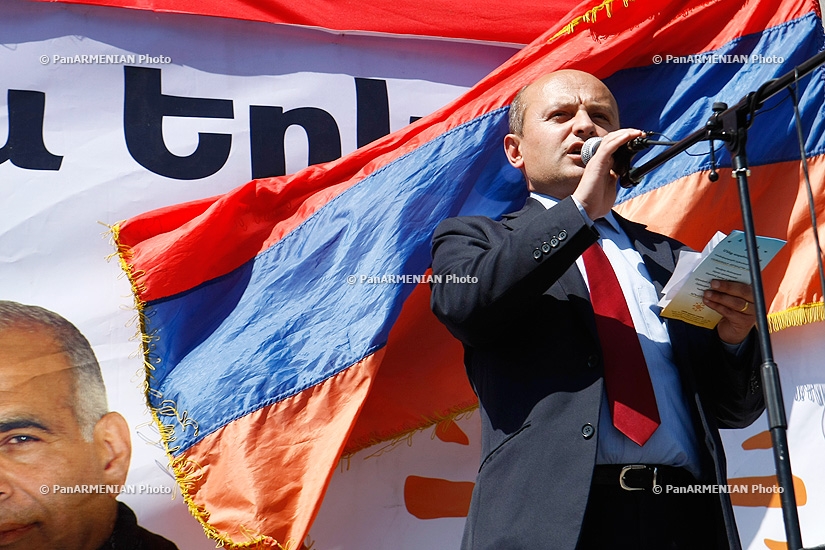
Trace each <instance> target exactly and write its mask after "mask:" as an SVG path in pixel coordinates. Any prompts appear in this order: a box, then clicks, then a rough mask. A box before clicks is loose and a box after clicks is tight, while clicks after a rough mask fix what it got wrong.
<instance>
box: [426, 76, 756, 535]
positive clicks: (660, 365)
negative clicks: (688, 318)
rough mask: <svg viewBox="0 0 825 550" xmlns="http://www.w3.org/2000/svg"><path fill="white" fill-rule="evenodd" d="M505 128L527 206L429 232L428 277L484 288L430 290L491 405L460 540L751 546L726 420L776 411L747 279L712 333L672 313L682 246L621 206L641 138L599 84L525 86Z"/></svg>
mask: <svg viewBox="0 0 825 550" xmlns="http://www.w3.org/2000/svg"><path fill="white" fill-rule="evenodd" d="M510 132H511V133H510V134H508V135H507V136H506V138H505V140H504V147H505V151H506V153H507V156H508V159H509V161H510V163H511V164H512V165H513V166H514V167H516V168H518V169H520V170H521V171H522V173H523V174H524V178H525V180H526V182H527V185H528V188H529V190H530V192H531V197H530V198H528V199H527V204H526V205H525V206H524V208H523V209H521V210H520V211H518V212H516V213H513V214H509V215H506V216H504V218H503V219H502V220H501V221H494V220H491V219H489V218H483V217H465V218H453V219H448V220H445V221H444V222H443V223H442V224H441V225H440V226H439V227H438V228H437V230H436V232H435V235H434V237H433V273H434V274H435V275H442V276H444V275H457V276H471V277H473V278H472V279H464V280H472V281H477V282H474V283H468V284H456V283H447V282H445V283H440V284H434V285H433V289H432V290H433V294H432V308H433V311H434V312H435V314H436V315H437V316H438V317H439V319H441V321H442V322H443V323H445V325H446V326H447V327H448V328H449V329H450V331H451V332H452V333H453V334H454V335H455V336H456V337H457V338H458V339H459V340H461V342H462V343H463V344H464V349H465V365H466V368H467V373H468V376H469V378H470V382H471V384H472V386H473V389H474V390H475V392H476V394H477V395H478V397H479V403H480V409H481V418H482V456H481V458H482V463H481V468H480V470H479V474H478V479H477V482H476V487H475V490H474V493H473V499H472V504H471V506H470V512H469V516H468V518H467V525H466V529H465V533H464V540H463V545H462V548H463V549H464V550H471V549H472V550H480V549H490V550H493V549H495V550H505V549H514V550H516V549H517V550H545V549H547V550H573V549H580V550H584V549H597V548H598V549H603V548H628V549H633V550H640V549H651V550H654V549H655V550H661V549H666V548H667V549H671V548H673V549H677V548H678V549H682V548H684V549H688V548H689V549H701V550H707V549H712V548H739V547H740V543H739V539H738V535H737V532H736V524H735V521H734V517H733V509H732V507H731V503H730V499H729V497H728V495H727V494H726V493H724V492H723V489H719V487H723V488H724V487H725V486H726V483H727V480H726V465H725V457H724V450H723V448H722V442H721V440H720V438H719V433H718V429H719V428H738V427H744V426H747V425H749V424H750V423H752V422H753V421H754V420H755V419H756V418H758V417H759V415H760V414H761V412H762V410H763V408H764V403H763V398H762V391H761V388H760V383H759V377H758V365H759V357H758V355H759V354H758V351H757V350H756V346H755V337H754V335H753V334H751V333H752V332H753V331H754V325H755V319H754V317H753V306H752V302H753V294H752V290H751V288H750V287H749V286H748V285H743V284H739V283H733V282H725V281H714V282H713V284H712V288H711V289H709V290H708V291H707V292H706V294H705V297H704V301H705V304H706V305H707V306H708V307H710V308H712V309H714V310H716V311H718V312H719V313H720V314H721V315H722V320H721V321H720V322H719V324H718V326H717V328H716V329H714V330H712V331H711V330H706V329H702V328H698V327H695V326H691V325H687V324H685V323H682V322H679V321H672V320H665V319H662V318H660V317H659V315H658V313H659V308H658V306H657V305H656V303H657V301H658V299H659V296H660V293H661V290H662V287H663V286H664V284H665V283H666V282H667V280H668V279H669V277H670V275H671V273H672V271H673V269H674V266H675V261H676V257H677V256H678V252H679V250H680V249H682V248H683V245H681V244H680V243H678V242H676V241H674V240H672V239H669V238H667V237H665V236H663V235H659V234H655V233H652V232H650V231H648V230H647V229H645V228H644V226H642V225H639V224H635V223H633V222H630V221H627V220H625V219H623V218H621V217H620V216H618V215H617V214H615V213H613V212H612V211H611V208H612V206H613V203H614V202H615V199H616V183H617V178H616V175H615V173H614V172H613V171H612V168H613V154H614V153H615V152H616V151H617V150H618V148H619V147H621V146H623V145H624V144H625V143H627V142H628V141H630V140H632V139H634V138H636V137H639V136H642V135H643V134H642V132H641V131H639V130H634V129H620V126H619V114H618V107H617V105H616V101H615V99H614V97H613V95H612V94H611V93H610V91H609V90H608V89H607V87H606V86H605V85H604V84H603V83H602V82H601V81H599V80H598V79H596V78H595V77H593V76H591V75H589V74H586V73H581V72H578V71H559V72H556V73H552V74H550V75H546V76H544V77H542V78H540V79H539V80H537V81H536V82H534V83H533V84H531V85H529V86H527V87H525V89H523V90H522V91H521V92H520V93H519V94H518V96H517V97H516V99H515V100H514V102H513V104H512V106H511V109H510ZM594 136H599V137H603V141H602V143H601V145H600V147H599V149H598V151H597V152H596V154H595V155H594V156H593V158H592V159H591V161H590V162H589V163H588V164H587V167H585V166H584V164H583V163H582V159H581V147H582V144H583V143H584V142H585V141H586V140H587V139H588V138H591V137H594ZM592 245H595V246H592ZM597 248H598V249H599V250H598V251H596V250H595V249H597ZM602 251H603V252H604V254H603V255H602V254H601V252H602ZM597 253H598V255H600V256H599V257H600V258H606V259H607V262H608V263H607V264H604V263H602V264H599V262H601V260H593V259H589V258H592V256H590V255H591V254H597ZM594 261H595V262H596V264H598V265H596V264H594V263H593V262H594ZM594 265H596V267H594ZM605 265H607V268H606V269H607V271H609V272H610V274H609V275H608V274H606V272H605V271H603V269H604V268H605V267H604V266H605ZM611 267H612V269H611ZM600 269H601V270H600ZM613 273H615V275H614V274H613ZM608 279H610V280H612V281H614V283H618V284H617V285H616V284H614V286H610V285H609V284H607V283H604V281H608ZM443 280H447V278H446V277H445V278H444V279H443ZM452 280H456V279H454V278H453V279H452ZM611 290H612V291H613V292H612V293H611V292H610V291H611ZM597 292H598V293H599V299H598V300H597V299H595V296H596V294H597ZM606 294H607V295H608V298H607V299H603V298H602V296H605V295H606ZM615 296H618V297H619V298H618V299H619V302H616V300H614V299H613V298H615ZM591 298H592V300H591ZM605 302H609V305H607V306H603V305H602V304H603V303H605ZM617 303H618V304H619V305H618V306H616V304H617ZM614 306H615V307H614ZM612 309H617V311H618V310H619V309H620V310H622V311H624V313H621V312H618V313H616V314H615V315H614V314H613V313H611V312H610V311H607V312H606V310H611V311H612ZM617 318H618V319H619V320H618V321H617V320H616V319H617ZM622 319H624V320H622ZM622 323H623V324H622ZM620 325H622V326H620ZM620 329H628V330H630V337H629V338H628V337H627V336H626V335H624V333H623V332H622V331H621V330H620ZM634 350H635V351H634ZM617 369H618V370H617ZM631 371H632V373H633V374H630V373H631ZM608 373H609V374H608ZM616 373H618V374H616ZM631 379H632V383H630V384H628V383H627V382H628V380H631ZM608 389H609V390H610V391H608ZM620 394H621V395H620ZM627 394H630V395H629V397H628V398H627V399H628V403H629V404H626V403H623V402H620V401H621V400H623V399H625V397H624V396H625V395H627ZM634 394H639V395H634ZM654 398H655V399H654ZM639 401H641V402H642V403H639ZM626 415H628V416H626ZM628 418H630V420H628ZM690 487H693V488H694V490H693V491H691V492H690V493H688V494H685V493H684V492H683V491H686V490H689V489H690ZM696 487H703V488H704V489H698V491H699V492H698V493H697V490H696ZM714 487H716V489H714ZM677 491H680V492H677ZM703 491H705V492H703Z"/></svg>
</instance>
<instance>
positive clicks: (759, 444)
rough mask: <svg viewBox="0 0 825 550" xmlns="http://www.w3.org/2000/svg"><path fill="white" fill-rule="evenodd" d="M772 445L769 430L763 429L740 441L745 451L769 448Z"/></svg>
mask: <svg viewBox="0 0 825 550" xmlns="http://www.w3.org/2000/svg"><path fill="white" fill-rule="evenodd" d="M772 446H773V442H772V441H771V432H769V431H768V430H765V431H764V432H759V433H758V434H756V435H754V436H752V437H749V438H747V439H746V440H745V441H743V442H742V448H743V449H744V450H746V451H755V450H756V449H770V448H771V447H772Z"/></svg>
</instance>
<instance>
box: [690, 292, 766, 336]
mask: <svg viewBox="0 0 825 550" xmlns="http://www.w3.org/2000/svg"><path fill="white" fill-rule="evenodd" d="M710 287H711V289H709V290H706V291H705V295H704V300H703V301H704V302H705V305H707V306H708V307H709V308H711V309H712V310H714V311H716V312H718V313H720V314H721V315H722V320H721V321H719V324H718V325H716V331H717V332H718V333H719V338H721V339H722V341H723V342H727V343H728V344H740V343H742V342H743V341H744V340H745V338H746V337H747V336H748V333H750V331H751V329H752V328H753V327H754V325H756V315H755V313H756V312H755V311H754V306H753V288H752V287H751V286H750V285H746V284H744V283H736V282H733V281H720V280H718V279H714V280H712V281H711V282H710Z"/></svg>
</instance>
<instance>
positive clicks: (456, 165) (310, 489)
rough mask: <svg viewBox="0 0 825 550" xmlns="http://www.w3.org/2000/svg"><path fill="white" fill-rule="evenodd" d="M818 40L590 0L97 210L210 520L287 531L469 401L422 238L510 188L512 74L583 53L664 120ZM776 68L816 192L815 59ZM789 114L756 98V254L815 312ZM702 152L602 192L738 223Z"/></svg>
mask: <svg viewBox="0 0 825 550" xmlns="http://www.w3.org/2000/svg"><path fill="white" fill-rule="evenodd" d="M822 47H823V33H822V22H821V18H820V14H819V12H818V5H817V4H816V3H814V2H810V1H803V0H784V1H782V2H778V3H765V2H758V1H756V0H749V1H746V2H741V1H739V0H711V1H706V0H702V1H699V0H689V1H681V2H658V1H648V0H623V1H618V0H615V1H614V0H605V1H604V2H601V3H593V2H592V1H590V0H588V1H586V2H584V3H582V4H581V5H580V6H579V7H577V8H576V9H575V10H574V11H573V12H572V13H571V14H569V15H568V16H566V17H565V18H564V19H563V20H562V21H561V22H560V23H559V25H557V26H556V27H554V28H551V29H550V30H549V31H548V32H546V33H544V34H543V35H541V36H540V37H539V38H537V39H536V40H535V41H534V42H532V43H531V44H530V45H528V46H527V47H525V48H524V49H523V50H521V51H520V52H519V53H518V54H517V55H516V56H514V57H513V58H512V59H511V60H510V61H508V62H507V63H505V64H504V65H503V66H501V67H500V68H499V69H497V70H496V71H494V72H493V73H492V74H490V75H489V76H488V77H486V78H485V79H484V80H482V81H481V82H480V83H478V84H477V85H476V86H475V87H473V88H472V89H470V90H469V91H468V92H467V93H466V94H465V95H463V96H462V97H461V98H459V99H458V100H457V101H455V102H453V103H451V104H450V105H447V106H445V107H444V108H442V109H440V110H439V111H437V112H435V113H433V114H432V115H430V116H428V117H425V118H423V119H421V120H419V121H418V122H416V123H414V124H411V125H409V126H407V127H405V128H404V129H402V130H400V131H398V132H395V133H393V134H390V135H388V136H386V137H384V138H382V139H380V140H378V141H375V142H373V143H372V144H370V145H368V146H366V147H363V148H361V149H358V150H356V151H355V152H354V153H352V154H350V155H347V156H345V157H343V158H341V159H339V160H336V161H333V162H329V163H326V164H320V165H315V166H310V167H309V168H307V169H305V170H303V171H301V172H299V173H297V174H294V175H291V176H285V177H278V178H269V179H260V180H255V181H251V182H249V183H247V184H244V185H242V186H240V187H238V188H237V189H235V190H234V191H232V192H230V193H227V194H225V195H222V196H219V197H212V198H208V199H203V200H200V201H196V202H191V203H187V204H183V205H178V206H173V207H169V208H164V209H161V210H157V211H153V212H148V213H146V214H143V215H140V216H137V217H135V218H132V219H130V220H127V221H126V222H124V223H122V224H120V225H118V226H116V227H115V236H116V241H117V244H118V251H119V254H120V258H121V262H122V265H123V267H124V269H125V270H126V271H127V273H128V274H129V276H130V279H131V281H132V284H133V288H134V293H135V297H136V302H137V306H138V308H139V310H140V312H141V330H142V333H143V336H144V352H145V364H146V368H147V374H148V376H147V378H148V388H147V399H148V402H149V405H150V406H151V408H152V411H153V413H154V415H155V418H156V420H157V423H158V425H159V427H160V429H161V433H162V435H163V437H164V443H165V445H166V449H167V451H168V454H169V457H170V460H171V463H172V465H173V468H174V470H175V473H176V477H177V479H178V482H179V484H180V486H181V489H182V492H183V494H184V498H185V499H186V501H187V503H188V505H189V507H190V509H191V511H192V512H193V514H194V515H195V516H196V517H197V518H198V519H199V520H200V521H201V522H202V524H203V525H204V528H205V530H206V532H207V534H209V535H210V536H212V537H214V538H215V539H218V540H219V541H222V542H223V543H225V544H227V545H230V546H233V547H272V546H276V547H281V548H292V547H294V546H295V545H297V544H300V542H301V541H303V539H304V537H305V535H306V533H307V531H308V529H309V527H310V525H311V523H312V521H313V518H314V517H315V514H316V513H317V511H318V508H319V506H320V503H321V501H322V499H323V495H324V490H325V488H326V486H327V484H328V483H329V480H330V477H331V475H332V472H333V471H334V469H335V467H336V465H337V464H338V462H339V460H340V459H341V457H342V456H346V455H348V454H352V453H354V452H356V451H358V450H360V449H363V448H366V447H367V446H370V445H372V444H375V443H377V442H382V441H392V440H395V439H398V438H402V437H404V436H405V435H406V434H409V433H411V432H413V431H415V430H420V429H422V428H424V427H427V426H431V425H433V424H435V423H437V422H439V421H441V420H444V419H445V418H450V417H452V416H455V415H457V414H460V413H462V412H464V411H467V410H470V409H472V408H474V407H475V406H476V401H475V396H474V395H473V393H472V391H471V389H470V387H469V384H468V383H467V382H466V379H465V376H464V372H463V367H462V358H461V348H460V346H459V344H458V343H457V342H455V341H454V340H453V339H452V338H451V337H450V335H449V334H448V333H447V331H446V329H444V328H443V327H441V326H440V325H439V324H438V322H437V321H436V320H435V318H434V317H433V315H432V314H431V313H430V311H429V286H428V282H429V281H430V280H431V277H432V275H431V273H430V272H429V271H428V269H429V262H430V255H429V248H430V238H431V235H432V232H433V230H434V228H435V226H436V225H437V224H438V223H439V222H440V221H441V220H443V219H444V218H446V217H449V216H455V215H464V214H482V215H487V216H491V217H497V216H500V215H502V214H504V213H506V212H508V211H512V210H515V209H516V208H518V207H519V206H520V205H521V203H523V201H524V198H525V189H524V185H523V183H522V181H521V175H520V173H518V172H517V171H515V170H514V169H513V168H512V167H510V166H509V164H508V163H507V161H506V158H505V156H504V153H503V149H502V145H501V142H502V138H503V136H504V135H505V134H506V133H507V116H508V105H509V103H510V101H511V100H512V98H513V96H514V95H515V94H516V93H517V91H518V90H519V89H520V88H521V87H522V86H524V85H525V84H528V83H529V82H531V81H533V80H534V79H535V78H537V77H538V76H540V75H542V74H545V73H547V72H550V71H553V70H557V69H563V68H575V69H579V70H584V71H587V72H590V73H592V74H594V75H596V76H597V77H599V78H602V79H604V80H605V81H606V83H607V84H608V85H609V86H610V87H611V89H612V90H613V92H614V94H615V95H616V97H617V100H618V102H619V105H620V109H621V112H622V116H623V119H622V124H623V125H624V126H630V127H638V128H642V129H645V130H653V131H657V132H661V133H662V134H665V135H666V136H667V137H668V138H670V139H671V140H678V139H680V138H682V137H684V136H686V135H688V134H690V133H692V132H693V131H695V130H696V129H698V128H700V127H701V126H702V125H703V124H704V123H705V121H706V120H707V118H708V117H709V116H710V115H711V105H712V103H713V102H717V101H723V102H727V103H730V104H734V103H736V102H737V101H738V100H739V99H741V98H742V97H743V96H745V95H746V94H747V93H748V92H750V91H753V90H755V89H756V88H757V87H758V86H759V85H761V84H762V83H763V82H765V81H766V80H769V79H771V78H774V77H777V76H780V75H783V74H785V73H787V72H788V71H790V70H792V69H793V68H794V67H795V66H796V65H799V64H800V63H802V62H803V61H805V60H807V59H808V58H810V57H812V56H813V55H815V54H816V53H818V52H819V51H820V50H821V49H822ZM797 88H798V89H797V94H798V96H799V108H800V112H801V119H802V124H803V127H804V129H805V133H806V135H807V136H808V137H807V139H806V141H805V143H804V151H805V156H806V157H807V159H808V163H809V165H810V172H811V182H812V184H813V185H814V186H815V189H814V196H818V197H821V196H823V194H824V193H823V191H824V190H823V189H822V186H823V185H825V183H823V182H825V177H823V176H825V161H823V159H822V153H823V140H825V132H823V131H822V128H823V122H825V121H823V109H822V106H823V97H825V96H823V92H825V90H823V78H822V71H821V70H817V71H816V72H815V73H814V74H813V75H812V76H810V77H808V78H806V79H803V80H802V81H800V82H799V83H798V86H797ZM792 112H793V111H792V107H791V101H790V100H789V99H787V98H781V97H777V98H775V99H773V100H771V101H770V102H769V105H768V106H767V107H766V108H765V109H764V113H763V114H759V115H758V116H757V118H756V119H755V121H754V124H753V126H752V127H751V129H750V138H749V142H748V156H749V159H750V164H751V171H752V177H751V188H752V191H751V195H752V199H753V201H754V204H755V215H756V220H757V231H758V232H759V233H760V234H763V235H768V236H771V237H778V238H782V239H786V240H787V241H788V245H787V246H786V247H785V249H784V250H783V252H782V253H781V254H780V256H778V257H777V258H776V259H774V261H773V262H772V263H771V264H770V266H769V267H768V268H767V270H766V271H765V287H766V292H767V295H768V298H769V303H770V304H771V306H770V308H771V309H770V311H771V314H770V315H771V322H772V323H773V324H774V327H775V328H782V327H784V326H790V325H795V324H796V325H798V324H802V323H806V322H810V321H813V320H821V319H823V318H825V315H823V306H822V302H821V300H822V290H821V289H820V288H819V287H818V276H817V270H816V251H815V249H814V247H813V241H812V238H811V237H810V235H809V234H808V232H807V231H806V227H809V226H810V220H809V218H808V217H807V212H808V209H807V205H806V204H805V196H806V195H805V192H804V188H803V187H802V186H801V183H800V182H801V177H800V174H801V169H800V162H799V156H800V153H799V150H798V146H797V145H796V128H795V126H794V122H793V117H792ZM717 145H718V144H717ZM653 154H655V151H651V152H649V153H646V155H653ZM716 157H717V166H718V171H719V173H720V174H721V177H720V178H719V180H718V181H717V182H716V183H712V182H710V181H709V179H708V177H707V175H708V173H709V170H710V168H711V167H710V161H709V158H710V157H709V150H708V149H707V148H699V149H697V150H696V151H689V152H688V154H683V155H681V156H679V157H677V158H676V159H674V160H672V161H671V162H670V163H668V164H666V165H664V166H662V167H661V168H659V169H657V170H656V171H654V172H653V173H651V174H650V175H648V176H646V177H645V178H644V180H643V182H642V183H641V184H640V185H639V186H637V187H635V188H633V189H630V190H624V191H622V192H621V194H620V197H619V205H618V209H619V210H620V211H621V212H622V213H623V214H624V215H626V216H628V217H630V218H632V219H635V220H637V221H642V222H645V223H647V224H648V225H649V226H651V228H653V229H655V230H659V231H663V232H666V233H669V234H671V235H673V236H675V237H676V238H679V239H681V240H683V241H685V242H687V243H688V244H690V245H692V246H693V247H694V248H701V247H703V245H704V243H705V242H706V241H707V240H708V238H709V237H710V236H711V235H712V234H713V233H715V232H716V231H717V230H722V231H729V230H731V229H734V228H739V227H741V221H740V218H739V210H738V199H737V192H736V186H735V182H734V180H733V179H732V178H730V175H729V174H730V159H729V157H728V156H727V154H726V153H725V151H723V150H720V151H718V152H717V154H716ZM645 158H649V157H642V158H640V160H639V161H637V162H636V163H637V164H638V162H640V161H644V160H645ZM816 210H817V212H818V215H819V219H820V220H821V219H822V217H823V216H825V212H823V210H825V207H823V205H822V204H818V205H816Z"/></svg>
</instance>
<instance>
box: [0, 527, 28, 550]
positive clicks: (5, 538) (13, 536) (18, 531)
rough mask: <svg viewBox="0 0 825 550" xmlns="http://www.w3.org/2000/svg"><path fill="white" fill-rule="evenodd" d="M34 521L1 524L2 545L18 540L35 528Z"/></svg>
mask: <svg viewBox="0 0 825 550" xmlns="http://www.w3.org/2000/svg"><path fill="white" fill-rule="evenodd" d="M34 527H35V524H34V523H28V524H23V523H4V524H2V525H0V547H3V546H5V545H7V544H11V543H13V542H17V541H18V540H20V539H22V538H23V537H25V536H26V535H28V534H29V532H30V531H31V530H32V529H34Z"/></svg>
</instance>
